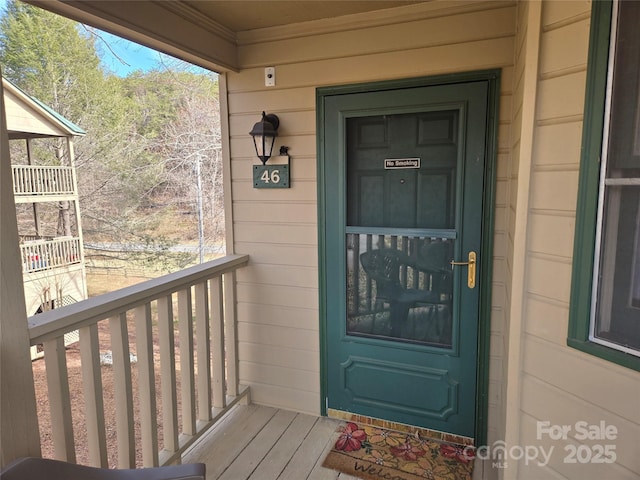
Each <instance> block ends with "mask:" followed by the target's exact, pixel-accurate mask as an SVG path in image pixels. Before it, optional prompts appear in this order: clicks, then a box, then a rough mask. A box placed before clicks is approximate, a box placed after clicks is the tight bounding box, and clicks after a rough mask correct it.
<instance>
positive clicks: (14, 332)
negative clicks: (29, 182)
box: [0, 84, 40, 468]
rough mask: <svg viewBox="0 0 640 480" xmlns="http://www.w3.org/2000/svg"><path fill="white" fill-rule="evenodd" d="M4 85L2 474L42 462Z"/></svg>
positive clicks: (0, 138)
mask: <svg viewBox="0 0 640 480" xmlns="http://www.w3.org/2000/svg"><path fill="white" fill-rule="evenodd" d="M4 112H5V110H4V93H3V91H2V86H1V84H0V219H2V220H1V221H2V228H0V381H1V384H0V425H2V428H1V429H0V468H1V467H3V466H4V465H6V464H7V463H9V462H11V461H13V460H14V459H16V458H18V457H26V456H31V457H39V456H40V434H39V432H38V417H37V412H36V399H35V390H34V386H33V371H32V370H31V354H30V352H29V330H28V326H27V313H26V307H25V301H24V287H23V284H22V265H21V260H20V250H19V247H18V225H17V221H16V206H15V203H14V199H13V180H12V175H11V161H10V159H9V137H8V135H7V123H6V116H5V113H4Z"/></svg>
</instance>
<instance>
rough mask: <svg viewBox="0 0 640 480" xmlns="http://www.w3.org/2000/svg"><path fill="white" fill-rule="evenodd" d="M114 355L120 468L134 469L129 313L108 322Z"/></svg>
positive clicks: (134, 448) (134, 449)
mask: <svg viewBox="0 0 640 480" xmlns="http://www.w3.org/2000/svg"><path fill="white" fill-rule="evenodd" d="M109 328H110V330H111V351H112V356H113V383H114V390H115V393H114V399H115V402H116V408H115V411H116V434H117V436H118V468H135V466H136V446H135V436H134V431H133V389H132V386H131V360H130V357H129V335H128V331H127V314H126V313H121V314H120V315H118V316H116V317H111V318H110V319H109Z"/></svg>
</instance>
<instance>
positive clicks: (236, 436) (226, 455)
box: [183, 404, 491, 480]
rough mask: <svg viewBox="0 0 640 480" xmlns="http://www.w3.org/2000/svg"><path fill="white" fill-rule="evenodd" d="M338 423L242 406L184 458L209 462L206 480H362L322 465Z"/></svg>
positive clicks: (476, 475) (479, 469) (481, 465)
mask: <svg viewBox="0 0 640 480" xmlns="http://www.w3.org/2000/svg"><path fill="white" fill-rule="evenodd" d="M339 425H340V421H339V420H334V419H331V418H326V417H315V416H311V415H304V414H301V413H295V412H291V411H287V410H279V409H277V408H271V407H264V406H260V405H253V404H251V405H238V406H236V407H234V409H233V410H232V411H231V412H230V413H229V414H228V415H227V416H226V417H224V418H223V419H222V420H221V421H220V422H219V423H218V425H216V426H215V427H214V428H212V429H211V431H210V432H209V433H208V434H207V435H206V436H204V437H203V438H202V439H201V440H199V441H198V442H197V443H196V444H195V445H193V446H192V447H191V449H190V450H189V451H187V453H186V454H185V456H184V459H183V461H184V463H195V462H202V463H206V464H207V480H218V479H220V480H248V479H251V480H276V479H277V480H336V479H339V480H358V479H357V478H355V477H352V476H351V475H346V474H344V473H339V472H336V471H334V470H330V469H327V468H323V467H322V462H323V460H324V458H325V456H326V454H327V453H328V452H329V450H330V449H331V447H332V445H333V444H334V443H335V441H336V440H337V438H338V434H337V433H336V429H337V428H338V426H339ZM485 464H486V462H480V461H478V460H476V464H475V468H474V472H473V479H474V480H479V479H482V478H484V475H483V470H484V469H485V468H486V465H485ZM484 473H488V472H484ZM489 477H491V476H490V475H489Z"/></svg>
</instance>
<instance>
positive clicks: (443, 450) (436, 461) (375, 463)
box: [322, 422, 475, 480]
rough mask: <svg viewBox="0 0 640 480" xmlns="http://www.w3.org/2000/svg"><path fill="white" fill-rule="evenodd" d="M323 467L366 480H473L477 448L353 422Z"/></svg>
mask: <svg viewBox="0 0 640 480" xmlns="http://www.w3.org/2000/svg"><path fill="white" fill-rule="evenodd" d="M338 431H339V432H340V436H339V437H338V440H337V441H336V443H335V445H334V446H333V448H332V449H331V451H330V452H329V454H328V455H327V458H325V460H324V463H323V464H322V466H323V467H326V468H330V469H332V470H338V471H340V472H343V473H347V474H349V475H352V476H354V477H358V478H362V479H366V480H381V479H383V480H424V479H425V478H426V479H430V480H467V479H468V480H470V479H471V474H472V471H473V460H474V455H475V450H474V449H473V447H464V446H463V445H456V444H453V443H442V442H438V441H435V440H431V439H424V438H420V435H419V434H418V433H412V434H407V433H401V432H396V431H393V430H384V429H381V428H376V427H374V426H370V425H358V424H356V423H353V422H349V423H347V424H346V425H343V426H341V427H340V428H339V430H338Z"/></svg>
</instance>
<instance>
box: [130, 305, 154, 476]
mask: <svg viewBox="0 0 640 480" xmlns="http://www.w3.org/2000/svg"><path fill="white" fill-rule="evenodd" d="M134 315H135V318H136V346H137V349H138V381H139V388H138V397H139V399H140V405H139V407H140V429H141V431H142V463H143V465H144V466H145V467H157V466H158V421H157V417H156V378H155V372H154V367H153V338H152V332H151V305H150V304H149V303H145V304H144V305H141V306H139V307H136V308H135V310H134Z"/></svg>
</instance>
